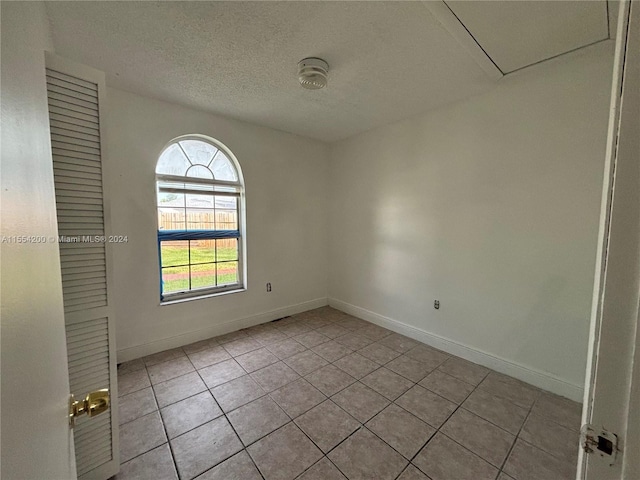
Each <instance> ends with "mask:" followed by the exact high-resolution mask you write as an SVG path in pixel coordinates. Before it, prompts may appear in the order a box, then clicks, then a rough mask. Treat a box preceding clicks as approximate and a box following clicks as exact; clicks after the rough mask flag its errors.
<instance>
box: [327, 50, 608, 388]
mask: <svg viewBox="0 0 640 480" xmlns="http://www.w3.org/2000/svg"><path fill="white" fill-rule="evenodd" d="M612 53H613V45H612V42H607V43H604V44H599V45H596V46H593V47H590V48H587V49H583V50H581V51H578V52H576V53H574V54H571V55H566V56H563V57H561V58H558V59H556V60H553V61H549V62H546V63H543V64H541V65H538V66H535V67H531V68H528V69H525V70H523V71H521V72H519V73H515V74H512V75H509V76H507V77H505V78H504V79H502V80H501V81H500V83H499V84H498V86H497V87H496V88H495V89H494V90H493V91H492V92H490V93H487V94H485V95H482V96H478V97H474V98H471V99H469V100H466V101H464V102H460V103H456V104H453V105H451V106H449V107H447V108H442V109H439V110H436V111H432V112H430V113H428V114H426V115H423V116H420V117H418V118H413V119H409V120H406V121H402V122H399V123H396V124H393V125H390V126H387V127H383V128H378V129H376V130H373V131H370V132H367V133H364V134H361V135H359V136H357V137H354V138H351V139H347V140H345V141H342V142H340V143H338V144H335V145H334V148H333V149H332V160H331V173H330V175H331V177H330V178H331V180H330V184H331V187H332V189H331V196H330V199H331V200H330V212H329V218H330V231H331V232H332V235H331V239H330V252H329V259H330V276H329V295H330V302H332V304H334V305H336V306H338V307H341V308H344V309H347V310H350V311H352V312H354V313H359V314H360V315H364V316H366V317H368V318H369V319H371V320H374V321H379V322H382V323H385V322H387V319H391V320H395V321H397V322H400V323H401V324H397V323H393V322H391V323H388V322H387V325H392V326H394V328H397V329H400V330H403V331H405V332H407V333H413V334H414V335H416V336H422V337H421V338H423V339H424V340H427V341H429V342H431V343H433V344H436V345H438V346H440V347H442V348H447V349H449V350H451V351H454V352H455V353H457V354H461V355H464V356H466V357H467V358H471V359H473V360H475V361H478V362H482V363H485V364H488V365H490V366H492V367H493V368H497V369H499V370H503V371H506V372H508V373H510V374H512V375H516V376H518V377H520V378H524V379H526V380H527V381H530V382H533V383H536V384H538V385H540V386H543V387H545V388H548V389H551V390H554V391H557V392H559V393H562V394H564V395H567V396H571V397H573V398H577V399H581V387H582V385H583V382H584V371H585V362H586V352H587V337H588V327H589V312H590V305H591V292H592V284H593V271H594V265H595V254H596V241H597V233H598V218H599V208H600V192H601V188H602V172H603V164H604V150H605V141H606V125H607V118H608V105H609V103H608V102H609V93H610V88H609V85H610V81H611V80H610V77H611V71H612ZM434 299H438V300H440V302H441V308H440V310H434V308H433V301H434ZM425 332H426V334H425ZM447 340H450V341H451V342H448V341H447ZM461 345H462V346H461ZM465 347H469V348H465ZM483 353H486V354H487V355H484V354H483Z"/></svg>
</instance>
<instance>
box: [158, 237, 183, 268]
mask: <svg viewBox="0 0 640 480" xmlns="http://www.w3.org/2000/svg"><path fill="white" fill-rule="evenodd" d="M160 256H161V257H162V266H163V267H173V266H176V265H189V241H188V240H176V241H170V242H162V243H161V244H160Z"/></svg>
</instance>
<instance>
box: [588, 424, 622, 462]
mask: <svg viewBox="0 0 640 480" xmlns="http://www.w3.org/2000/svg"><path fill="white" fill-rule="evenodd" d="M580 445H581V446H582V449H583V450H584V451H585V453H592V454H596V455H597V456H598V457H600V458H602V459H604V460H605V461H606V462H607V463H608V464H609V465H614V464H615V463H616V458H617V456H618V435H616V434H615V433H613V432H610V431H608V430H605V429H604V428H596V427H594V426H593V425H589V424H585V425H583V426H582V428H581V429H580Z"/></svg>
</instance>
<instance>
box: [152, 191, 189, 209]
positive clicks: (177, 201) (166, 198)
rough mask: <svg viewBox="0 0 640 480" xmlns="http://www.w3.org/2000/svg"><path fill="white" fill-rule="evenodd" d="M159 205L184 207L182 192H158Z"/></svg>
mask: <svg viewBox="0 0 640 480" xmlns="http://www.w3.org/2000/svg"><path fill="white" fill-rule="evenodd" d="M158 206H159V207H176V208H180V207H184V193H162V192H160V193H158Z"/></svg>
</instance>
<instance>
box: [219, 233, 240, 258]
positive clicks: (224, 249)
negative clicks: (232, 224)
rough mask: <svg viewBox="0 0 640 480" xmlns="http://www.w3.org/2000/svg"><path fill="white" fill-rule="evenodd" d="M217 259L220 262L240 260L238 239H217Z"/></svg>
mask: <svg viewBox="0 0 640 480" xmlns="http://www.w3.org/2000/svg"><path fill="white" fill-rule="evenodd" d="M216 260H217V261H218V262H224V261H228V260H238V239H236V238H225V239H223V240H216Z"/></svg>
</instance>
